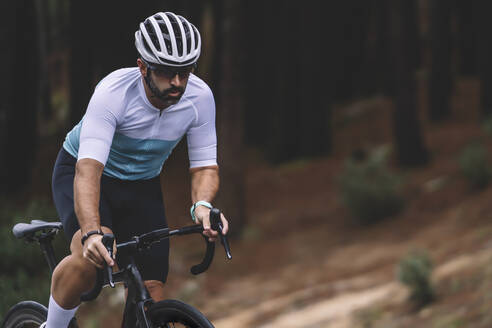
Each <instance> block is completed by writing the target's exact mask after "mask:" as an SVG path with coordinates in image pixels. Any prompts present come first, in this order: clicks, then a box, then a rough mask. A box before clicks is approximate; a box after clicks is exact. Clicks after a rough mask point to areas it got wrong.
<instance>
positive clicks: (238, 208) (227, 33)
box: [217, 0, 246, 237]
mask: <svg viewBox="0 0 492 328" xmlns="http://www.w3.org/2000/svg"><path fill="white" fill-rule="evenodd" d="M222 6H223V13H224V15H223V17H222V18H223V19H222V20H221V22H222V23H221V24H220V25H219V29H218V30H217V33H220V34H222V37H221V39H222V40H223V43H222V47H221V50H222V51H221V52H222V57H221V62H220V65H221V67H222V69H221V70H220V72H221V74H220V79H219V81H220V82H219V84H218V87H219V88H220V93H219V98H218V104H217V130H218V145H219V149H218V150H219V151H218V155H219V165H220V174H221V187H220V192H219V195H218V202H217V203H218V206H219V207H220V208H221V209H222V210H223V211H224V214H225V215H226V216H227V217H228V218H229V219H230V222H231V236H232V237H238V236H239V235H240V234H241V232H242V230H243V227H244V226H245V224H246V213H245V208H246V207H245V191H244V188H245V185H244V160H245V156H244V150H243V121H244V120H243V103H242V98H243V96H242V90H243V85H242V84H241V77H242V76H243V73H244V72H242V71H241V67H243V63H242V52H241V49H242V45H243V44H244V42H243V34H242V30H241V26H242V24H241V15H240V13H241V9H242V8H241V2H240V1H239V0H224V1H223V2H222Z"/></svg>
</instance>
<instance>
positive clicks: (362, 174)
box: [339, 148, 404, 224]
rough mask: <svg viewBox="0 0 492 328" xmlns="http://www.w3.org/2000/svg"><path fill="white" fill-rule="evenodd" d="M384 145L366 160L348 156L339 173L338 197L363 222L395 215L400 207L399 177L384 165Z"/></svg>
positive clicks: (386, 153) (401, 200)
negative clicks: (339, 195)
mask: <svg viewBox="0 0 492 328" xmlns="http://www.w3.org/2000/svg"><path fill="white" fill-rule="evenodd" d="M388 154H389V149H388V148H380V149H377V150H376V151H373V152H372V153H370V154H369V156H368V157H367V158H366V159H363V160H354V159H348V160H347V161H346V162H345V167H344V170H343V172H342V174H341V176H340V181H339V185H340V193H341V196H342V200H343V202H344V204H345V206H347V208H348V209H349V211H350V212H351V214H352V215H353V216H354V217H355V218H356V219H357V220H358V221H359V222H360V223H363V224H369V223H373V222H376V221H379V220H381V219H383V218H385V217H388V216H391V215H395V214H397V213H398V212H399V211H400V210H401V209H402V207H403V204H404V202H403V198H402V197H401V195H400V193H399V186H400V185H401V179H400V177H398V176H397V175H396V174H393V173H392V172H390V170H389V169H388V167H387V164H386V162H387V157H388Z"/></svg>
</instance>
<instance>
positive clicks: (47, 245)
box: [38, 234, 57, 274]
mask: <svg viewBox="0 0 492 328" xmlns="http://www.w3.org/2000/svg"><path fill="white" fill-rule="evenodd" d="M52 240H53V235H50V234H46V235H42V236H41V237H39V241H38V242H39V246H40V247H41V250H42V251H43V254H44V258H45V259H46V262H48V266H49V267H50V271H51V273H52V274H53V270H55V267H56V264H57V262H56V258H55V250H54V249H53V245H52V244H51V241H52Z"/></svg>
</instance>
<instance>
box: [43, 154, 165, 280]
mask: <svg viewBox="0 0 492 328" xmlns="http://www.w3.org/2000/svg"><path fill="white" fill-rule="evenodd" d="M76 162H77V160H76V159H75V158H74V157H73V156H72V155H70V154H69V153H68V152H67V151H66V150H65V149H63V148H62V149H61V150H60V152H59V153H58V157H57V159H56V163H55V167H54V170H53V180H52V191H53V199H54V202H55V206H56V209H57V211H58V215H59V216H60V219H61V222H62V224H63V229H64V231H65V234H66V235H67V237H68V240H69V242H71V240H72V237H73V235H74V234H75V232H77V230H79V229H80V226H79V223H78V221H77V217H76V215H75V210H74V199H73V180H74V176H75V163H76ZM99 213H100V217H101V225H102V226H105V227H108V228H110V229H111V230H112V231H113V233H114V235H115V238H116V242H117V243H121V242H125V241H129V240H131V238H132V237H133V236H137V235H140V234H143V233H146V232H149V231H151V230H154V229H161V228H167V222H166V216H165V211H164V202H163V198H162V191H161V185H160V180H159V177H156V178H153V179H149V180H138V181H126V180H120V179H115V178H110V177H107V176H105V175H103V176H102V178H101V199H100V203H99ZM116 262H117V263H118V266H119V267H120V268H124V267H125V266H126V265H127V264H128V263H129V260H128V258H127V257H126V256H125V254H120V253H117V254H116ZM135 262H136V264H137V267H138V269H139V270H140V273H141V274H142V277H143V279H144V280H159V281H162V282H165V281H166V279H167V274H168V270H169V269H168V268H169V240H168V239H165V240H162V241H161V242H160V243H156V244H153V245H152V248H151V249H149V250H144V251H142V253H140V255H139V256H137V257H136V258H135Z"/></svg>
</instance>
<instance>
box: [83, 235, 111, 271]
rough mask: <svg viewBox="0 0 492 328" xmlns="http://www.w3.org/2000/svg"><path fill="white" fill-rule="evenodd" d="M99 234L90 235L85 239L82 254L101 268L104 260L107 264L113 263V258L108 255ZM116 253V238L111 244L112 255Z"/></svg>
mask: <svg viewBox="0 0 492 328" xmlns="http://www.w3.org/2000/svg"><path fill="white" fill-rule="evenodd" d="M102 237H103V236H101V235H91V236H89V238H88V239H87V240H86V241H85V243H84V246H83V249H82V254H83V256H84V258H86V259H87V260H89V261H90V262H91V263H92V264H94V265H95V266H96V267H98V268H100V269H103V268H104V262H106V263H107V264H108V265H109V266H111V267H112V266H113V265H114V260H113V259H112V258H111V256H109V252H108V250H107V249H106V247H105V246H104V244H103V243H102ZM115 255H116V240H115V242H114V244H113V256H115Z"/></svg>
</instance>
